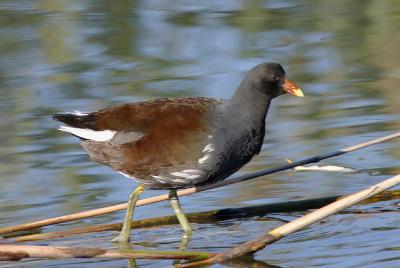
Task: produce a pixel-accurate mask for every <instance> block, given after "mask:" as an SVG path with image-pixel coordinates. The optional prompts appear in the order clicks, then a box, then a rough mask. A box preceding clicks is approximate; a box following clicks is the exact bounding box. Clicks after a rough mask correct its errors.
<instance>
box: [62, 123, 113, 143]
mask: <svg viewBox="0 0 400 268" xmlns="http://www.w3.org/2000/svg"><path fill="white" fill-rule="evenodd" d="M58 130H61V131H64V132H68V133H71V134H73V135H75V136H78V137H81V138H84V139H88V140H92V141H108V140H111V139H112V138H113V137H114V135H115V131H112V130H101V131H95V130H91V129H88V128H76V127H67V126H60V127H59V128H58Z"/></svg>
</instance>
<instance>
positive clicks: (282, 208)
mask: <svg viewBox="0 0 400 268" xmlns="http://www.w3.org/2000/svg"><path fill="white" fill-rule="evenodd" d="M342 197H344V196H328V197H321V198H313V199H304V200H296V201H288V202H279V203H272V204H262V205H255V206H248V207H240V208H225V209H216V210H209V211H203V212H196V213H189V214H186V216H187V218H188V220H189V222H191V223H206V222H207V223H209V222H210V221H213V222H215V221H223V220H228V219H238V218H247V217H254V216H262V215H266V214H268V213H282V212H293V211H305V210H308V209H316V208H320V207H322V206H325V205H327V204H329V203H331V202H334V201H336V200H338V199H339V198H342ZM396 198H400V190H394V191H385V192H383V193H380V194H377V195H375V196H373V197H371V198H368V199H366V200H364V202H362V203H372V202H379V201H386V200H392V199H396ZM177 223H178V219H177V218H176V216H175V215H170V216H163V217H156V218H150V219H143V220H136V221H132V225H131V226H132V228H134V229H137V228H145V227H155V226H163V225H170V224H177ZM121 228H122V223H111V224H102V225H96V226H87V227H79V228H73V229H69V230H65V231H57V232H48V233H41V234H33V235H24V236H18V237H16V238H15V240H14V241H15V242H26V241H38V240H49V239H54V238H61V237H69V236H74V235H81V234H87V233H94V232H105V231H120V230H121Z"/></svg>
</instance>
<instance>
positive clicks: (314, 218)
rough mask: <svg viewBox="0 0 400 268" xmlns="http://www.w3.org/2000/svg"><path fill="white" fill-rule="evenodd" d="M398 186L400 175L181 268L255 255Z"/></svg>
mask: <svg viewBox="0 0 400 268" xmlns="http://www.w3.org/2000/svg"><path fill="white" fill-rule="evenodd" d="M398 184H400V174H398V175H396V176H393V177H391V178H389V179H387V180H385V181H382V182H380V183H377V184H375V185H372V186H370V187H368V188H367V189H365V190H362V191H360V192H357V193H354V194H351V195H348V196H346V197H343V198H341V199H340V200H338V201H336V202H333V203H331V204H329V205H327V206H325V207H323V208H320V209H317V210H315V211H313V212H311V213H308V214H306V215H304V216H302V217H300V218H297V219H295V220H293V221H291V222H289V223H287V224H284V225H282V226H280V227H278V228H275V229H273V230H271V231H269V232H268V233H266V234H263V235H262V236H260V237H258V238H256V239H254V240H250V241H248V242H245V243H243V244H240V245H238V246H236V247H234V248H232V249H229V250H228V251H226V252H223V253H220V254H217V255H216V256H214V257H212V258H210V259H207V260H203V261H198V262H194V263H189V264H185V265H182V266H180V267H192V266H197V265H202V264H212V263H220V262H223V261H225V260H229V259H233V258H237V257H240V256H243V255H246V254H249V253H254V252H256V251H259V250H261V249H263V248H264V247H266V246H267V245H269V244H271V243H273V242H275V241H277V240H279V239H281V238H282V237H284V236H287V235H289V234H291V233H293V232H296V231H299V230H301V229H304V228H305V227H307V226H309V225H311V224H313V223H315V222H318V221H320V220H322V219H324V218H326V217H328V216H330V215H332V214H335V213H336V212H339V211H341V210H343V209H345V208H347V207H349V206H352V205H354V204H356V203H358V202H360V201H363V200H365V199H367V198H369V197H371V196H374V195H376V194H378V193H381V192H383V191H385V190H386V189H389V188H391V187H394V186H396V185H398Z"/></svg>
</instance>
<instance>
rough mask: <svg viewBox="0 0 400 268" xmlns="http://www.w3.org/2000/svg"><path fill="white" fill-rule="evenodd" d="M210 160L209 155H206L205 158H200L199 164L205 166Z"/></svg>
mask: <svg viewBox="0 0 400 268" xmlns="http://www.w3.org/2000/svg"><path fill="white" fill-rule="evenodd" d="M209 158H210V156H209V155H208V154H206V155H205V156H203V157H202V158H200V159H199V160H198V161H197V162H198V163H199V164H204V163H206V162H207V160H208V159H209Z"/></svg>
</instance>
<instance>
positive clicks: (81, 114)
mask: <svg viewBox="0 0 400 268" xmlns="http://www.w3.org/2000/svg"><path fill="white" fill-rule="evenodd" d="M65 113H67V114H74V115H78V116H84V115H88V113H82V112H80V111H73V112H65Z"/></svg>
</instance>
